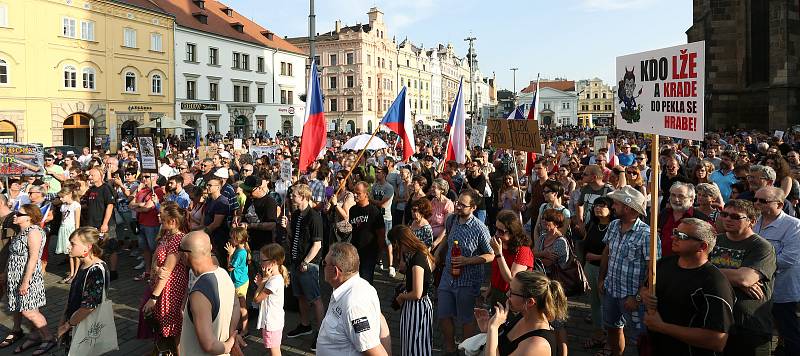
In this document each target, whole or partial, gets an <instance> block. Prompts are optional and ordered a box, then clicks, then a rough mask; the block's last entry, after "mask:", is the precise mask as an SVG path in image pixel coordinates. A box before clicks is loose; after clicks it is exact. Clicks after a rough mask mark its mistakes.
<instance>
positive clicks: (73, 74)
mask: <svg viewBox="0 0 800 356" xmlns="http://www.w3.org/2000/svg"><path fill="white" fill-rule="evenodd" d="M77 77H78V72H77V71H76V70H75V67H73V66H65V67H64V88H76V87H77V86H78V78H77Z"/></svg>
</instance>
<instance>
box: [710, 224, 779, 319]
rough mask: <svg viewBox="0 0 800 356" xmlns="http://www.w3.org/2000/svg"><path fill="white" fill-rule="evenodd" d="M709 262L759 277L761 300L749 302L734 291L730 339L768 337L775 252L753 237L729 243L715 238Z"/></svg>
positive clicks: (748, 297) (754, 235)
mask: <svg viewBox="0 0 800 356" xmlns="http://www.w3.org/2000/svg"><path fill="white" fill-rule="evenodd" d="M708 260H709V262H711V263H713V264H714V266H717V268H719V269H723V268H733V269H737V268H741V267H748V268H752V269H754V270H755V271H756V272H758V274H760V275H761V279H760V280H759V283H760V284H761V290H762V291H763V292H764V299H753V298H752V297H750V296H749V295H747V293H745V292H744V291H742V289H740V288H734V289H733V292H734V294H735V296H736V304H734V306H733V318H734V320H735V322H736V324H735V325H734V326H733V327H732V328H731V335H735V334H744V333H747V334H761V335H770V334H771V333H772V314H771V313H770V310H772V291H773V283H774V280H773V277H774V276H775V268H776V262H775V249H774V248H773V247H772V244H770V243H769V241H767V240H765V239H764V238H763V237H761V236H758V235H757V234H753V235H752V236H750V237H748V238H746V239H744V240H742V241H731V240H729V239H728V237H727V236H726V235H725V234H720V235H718V236H717V244H716V246H714V250H713V251H711V254H710V255H709V256H708Z"/></svg>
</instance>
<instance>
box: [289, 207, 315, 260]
mask: <svg viewBox="0 0 800 356" xmlns="http://www.w3.org/2000/svg"><path fill="white" fill-rule="evenodd" d="M291 227H292V231H291V234H290V236H289V261H290V262H291V263H292V265H293V266H299V265H300V262H302V261H303V259H304V258H306V256H307V255H308V251H310V250H311V245H313V244H314V242H317V241H322V233H323V230H322V229H323V225H322V215H320V213H319V211H317V209H314V208H311V207H307V208H305V209H304V210H295V211H294V212H293V213H292V226H291ZM319 260H320V254H319V253H318V254H317V255H316V256H314V259H313V260H311V261H310V262H311V263H319Z"/></svg>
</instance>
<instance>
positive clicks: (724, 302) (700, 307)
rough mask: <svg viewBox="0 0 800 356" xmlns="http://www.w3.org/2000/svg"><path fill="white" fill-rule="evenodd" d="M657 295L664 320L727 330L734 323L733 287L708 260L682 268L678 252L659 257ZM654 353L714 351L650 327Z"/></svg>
mask: <svg viewBox="0 0 800 356" xmlns="http://www.w3.org/2000/svg"><path fill="white" fill-rule="evenodd" d="M656 275H657V276H658V283H656V297H658V313H659V314H660V315H661V318H662V319H663V320H664V322H667V323H670V324H675V325H679V326H684V327H691V328H702V329H709V330H715V331H719V332H728V330H729V329H730V327H731V326H732V325H733V302H734V301H733V290H732V288H731V285H730V283H729V282H728V279H727V278H725V276H724V275H723V274H722V272H720V271H719V269H717V267H714V265H713V264H711V262H706V263H705V264H704V265H702V266H700V267H697V268H693V269H685V268H681V267H679V266H678V256H676V255H673V256H668V257H664V258H662V259H661V260H659V261H658V267H657V274H656ZM650 336H651V338H652V341H653V350H654V354H655V355H665V356H666V355H669V356H678V355H692V356H702V355H716V353H715V352H714V351H712V350H707V349H701V348H699V347H694V346H689V345H688V344H686V343H684V342H682V341H679V340H677V339H675V338H673V337H672V336H668V335H665V334H661V333H657V332H653V331H650Z"/></svg>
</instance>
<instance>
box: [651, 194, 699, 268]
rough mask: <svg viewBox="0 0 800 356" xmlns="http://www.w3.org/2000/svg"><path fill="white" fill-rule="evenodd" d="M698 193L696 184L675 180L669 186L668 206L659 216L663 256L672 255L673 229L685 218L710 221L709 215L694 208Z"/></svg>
mask: <svg viewBox="0 0 800 356" xmlns="http://www.w3.org/2000/svg"><path fill="white" fill-rule="evenodd" d="M696 196H697V193H696V192H695V190H694V184H692V183H683V182H675V183H674V184H673V185H672V187H670V188H669V197H668V198H667V199H668V200H669V203H668V204H667V208H666V209H664V210H662V211H661V212H660V214H659V218H658V225H659V226H658V228H659V231H660V232H661V247H662V248H663V251H662V254H663V256H670V255H672V244H671V243H670V241H671V239H672V237H671V236H672V235H670V234H671V232H672V229H674V228H675V227H677V226H678V224H680V222H681V221H682V219H684V218H697V219H701V220H705V221H710V218H709V217H708V215H706V214H704V213H703V212H701V211H700V210H699V209H695V208H694V202H695V198H696Z"/></svg>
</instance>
